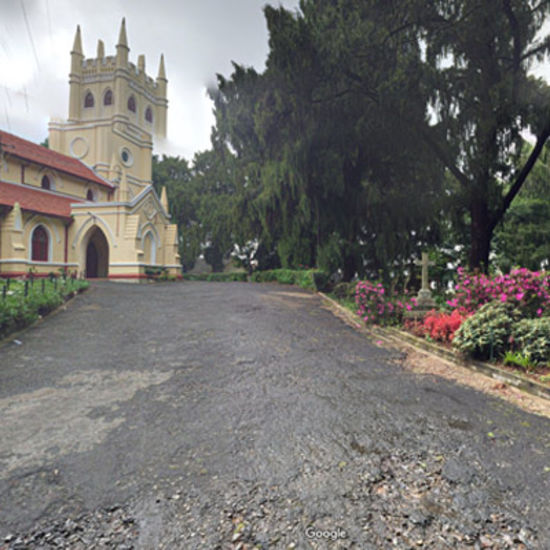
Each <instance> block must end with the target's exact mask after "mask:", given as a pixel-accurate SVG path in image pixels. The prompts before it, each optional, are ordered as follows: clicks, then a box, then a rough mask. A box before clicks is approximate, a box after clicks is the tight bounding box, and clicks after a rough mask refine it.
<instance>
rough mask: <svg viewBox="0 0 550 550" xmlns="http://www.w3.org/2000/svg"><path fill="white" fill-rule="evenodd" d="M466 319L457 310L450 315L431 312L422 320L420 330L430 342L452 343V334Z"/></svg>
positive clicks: (464, 315)
mask: <svg viewBox="0 0 550 550" xmlns="http://www.w3.org/2000/svg"><path fill="white" fill-rule="evenodd" d="M466 317H467V314H463V313H461V312H460V311H459V310H458V309H455V310H453V311H452V313H443V312H440V311H435V310H432V311H430V312H429V313H428V314H427V315H426V317H425V318H424V323H423V324H422V327H421V328H422V331H423V333H424V335H428V336H429V337H430V338H431V339H432V340H438V341H440V342H452V341H453V337H454V333H455V332H456V331H457V330H458V328H459V327H460V325H461V324H462V321H464V319H466Z"/></svg>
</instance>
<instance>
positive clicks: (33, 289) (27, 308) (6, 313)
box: [0, 279, 89, 338]
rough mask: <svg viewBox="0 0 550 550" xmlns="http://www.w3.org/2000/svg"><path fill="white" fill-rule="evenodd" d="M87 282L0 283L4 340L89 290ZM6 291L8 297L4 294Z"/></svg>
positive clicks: (0, 322) (1, 335)
mask: <svg viewBox="0 0 550 550" xmlns="http://www.w3.org/2000/svg"><path fill="white" fill-rule="evenodd" d="M88 286H89V283H88V282H87V281H81V280H73V279H67V280H66V281H65V280H63V279H58V280H57V283H56V282H54V280H53V279H52V280H43V281H42V280H41V279H36V280H35V281H34V284H31V283H30V282H28V283H27V296H25V282H24V281H16V280H13V279H12V280H11V281H10V282H9V284H8V281H6V280H4V281H1V280H0V338H4V337H6V336H7V335H8V334H10V333H11V332H15V331H17V330H20V329H22V328H25V327H26V326H28V325H30V324H32V323H34V321H36V320H37V319H38V318H39V317H40V316H44V315H47V314H48V313H50V312H51V311H53V310H54V309H56V308H57V307H59V306H60V305H61V304H62V303H63V302H64V301H65V300H66V299H68V298H69V297H70V296H72V295H74V294H75V293H77V292H81V291H82V290H84V289H86V288H88ZM4 288H5V293H4Z"/></svg>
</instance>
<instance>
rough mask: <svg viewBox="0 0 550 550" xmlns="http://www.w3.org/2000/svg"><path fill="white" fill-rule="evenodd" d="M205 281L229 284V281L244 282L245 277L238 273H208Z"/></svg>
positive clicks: (244, 274)
mask: <svg viewBox="0 0 550 550" xmlns="http://www.w3.org/2000/svg"><path fill="white" fill-rule="evenodd" d="M206 280H207V281H217V282H231V281H240V282H246V280H247V275H246V273H240V272H232V273H208V274H207V276H206Z"/></svg>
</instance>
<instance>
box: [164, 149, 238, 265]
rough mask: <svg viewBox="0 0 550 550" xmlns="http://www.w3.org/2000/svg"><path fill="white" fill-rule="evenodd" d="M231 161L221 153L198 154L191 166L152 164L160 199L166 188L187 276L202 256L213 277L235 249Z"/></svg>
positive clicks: (170, 161)
mask: <svg viewBox="0 0 550 550" xmlns="http://www.w3.org/2000/svg"><path fill="white" fill-rule="evenodd" d="M232 159H233V157H232V155H230V154H229V153H228V152H227V151H225V150H224V149H223V148H219V147H218V148H216V149H213V150H209V151H204V152H201V153H197V154H196V155H195V157H194V159H193V163H192V165H191V166H189V164H188V162H187V161H186V160H185V159H181V158H179V157H166V156H164V157H163V158H162V160H161V161H159V160H158V158H157V157H154V158H153V185H154V186H155V188H156V190H157V192H158V193H160V191H161V189H162V187H163V186H166V190H167V195H168V202H169V205H170V212H171V214H172V216H173V218H174V219H175V220H176V223H177V224H178V229H179V233H180V255H181V257H182V262H183V266H184V268H185V269H186V270H189V269H192V268H193V266H194V264H195V261H196V259H197V258H198V257H199V255H200V254H201V253H204V258H205V260H206V262H207V263H209V264H210V265H211V266H212V269H213V271H221V270H222V269H223V258H224V257H226V256H227V255H228V254H229V252H230V251H231V250H232V249H233V244H234V236H233V226H234V220H235V217H234V213H233V210H234V202H233V199H234V195H235V193H234V187H233V183H232V182H233V180H234V179H235V178H233V177H232V174H231V173H230V170H231V165H232Z"/></svg>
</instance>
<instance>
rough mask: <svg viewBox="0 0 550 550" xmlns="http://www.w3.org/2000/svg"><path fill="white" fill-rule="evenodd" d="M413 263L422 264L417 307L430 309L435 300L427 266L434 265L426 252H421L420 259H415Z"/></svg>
mask: <svg viewBox="0 0 550 550" xmlns="http://www.w3.org/2000/svg"><path fill="white" fill-rule="evenodd" d="M415 264H416V265H420V266H422V287H421V288H420V290H419V291H418V296H417V307H418V309H420V310H427V309H431V308H433V307H434V306H435V302H434V301H433V298H432V292H431V290H430V280H429V277H428V267H429V266H431V265H434V263H433V262H431V261H430V260H429V259H428V253H427V252H422V260H420V261H418V260H417V261H416V262H415Z"/></svg>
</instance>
